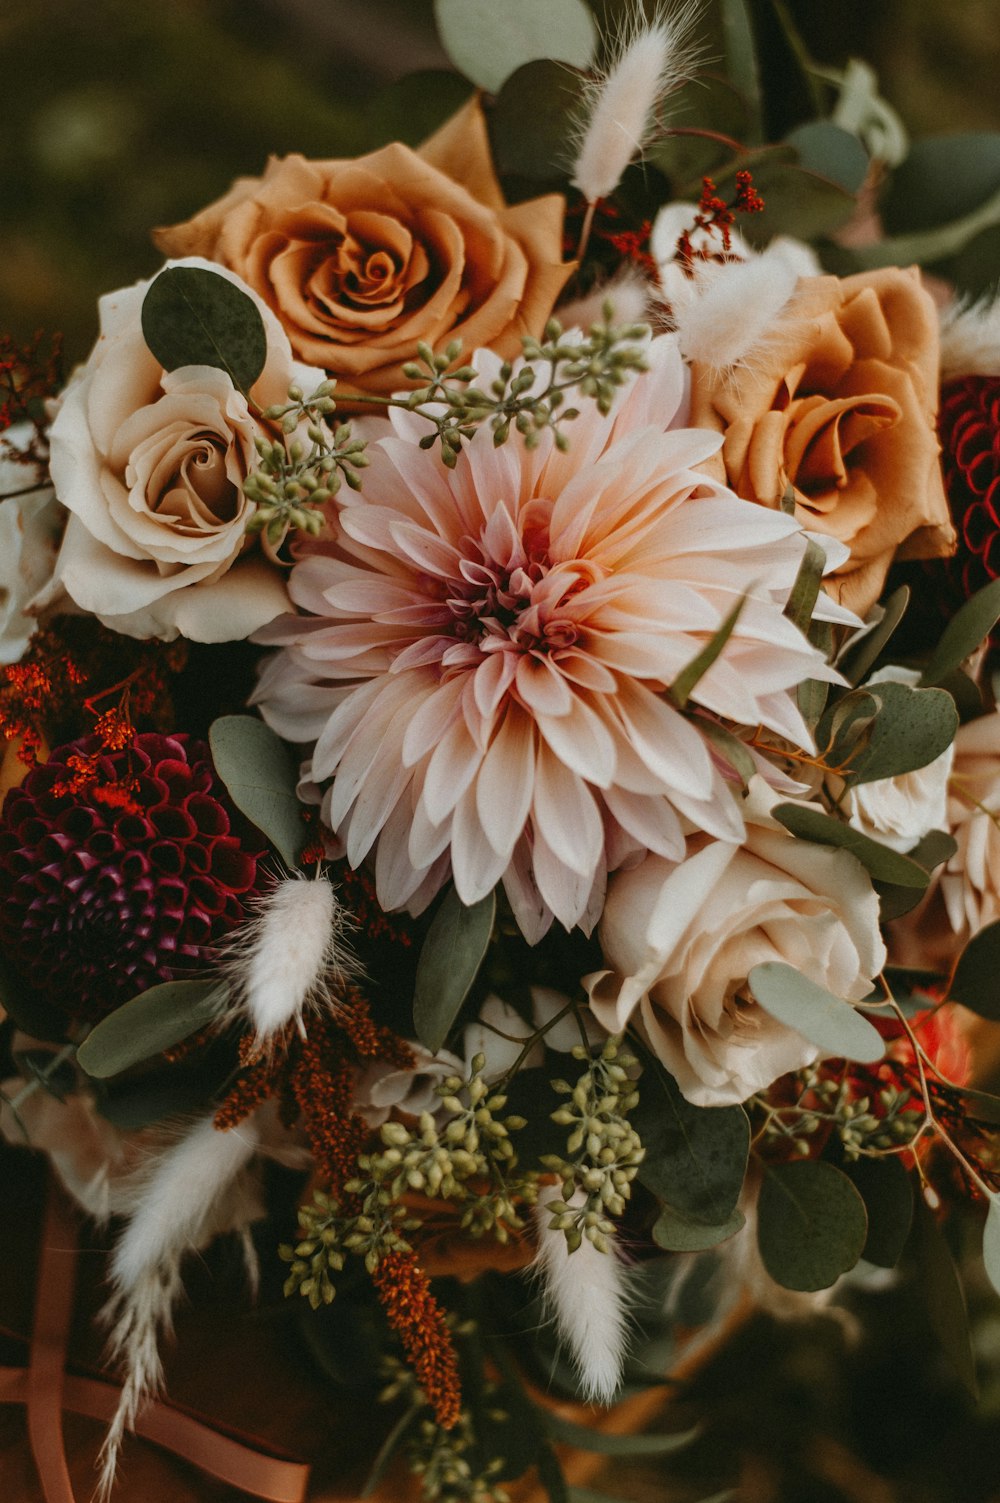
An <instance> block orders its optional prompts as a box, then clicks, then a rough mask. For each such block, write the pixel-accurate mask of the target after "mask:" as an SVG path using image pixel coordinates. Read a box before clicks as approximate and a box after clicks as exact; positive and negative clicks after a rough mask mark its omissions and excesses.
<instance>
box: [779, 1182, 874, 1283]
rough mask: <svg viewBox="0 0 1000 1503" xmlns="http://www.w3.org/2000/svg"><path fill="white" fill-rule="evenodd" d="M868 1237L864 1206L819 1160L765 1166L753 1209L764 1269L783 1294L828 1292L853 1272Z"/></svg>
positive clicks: (857, 1195) (855, 1192)
mask: <svg viewBox="0 0 1000 1503" xmlns="http://www.w3.org/2000/svg"><path fill="white" fill-rule="evenodd" d="M867 1234H868V1217H867V1213H866V1211H865V1204H864V1201H863V1200H862V1198H861V1196H860V1195H859V1193H858V1191H857V1190H856V1189H855V1187H854V1185H852V1183H851V1181H850V1180H849V1179H848V1178H847V1175H846V1174H844V1173H843V1172H842V1171H841V1170H840V1169H838V1168H836V1166H835V1165H833V1164H829V1163H827V1162H826V1161H825V1160H824V1159H808V1160H806V1161H805V1162H803V1163H800V1164H776V1165H770V1166H768V1168H767V1170H766V1172H765V1176H764V1181H763V1184H762V1185H761V1190H760V1201H759V1203H758V1208H757V1243H758V1246H759V1248H760V1255H761V1258H762V1260H763V1263H764V1267H765V1268H766V1269H767V1271H768V1273H769V1274H770V1275H771V1277H772V1279H774V1281H775V1283H778V1284H781V1285H782V1287H783V1288H785V1289H798V1290H803V1291H810V1290H816V1289H828V1288H829V1287H830V1285H831V1284H835V1283H836V1282H837V1279H838V1278H839V1277H840V1275H841V1274H842V1273H847V1271H848V1270H849V1269H851V1268H853V1267H854V1265H855V1263H857V1261H858V1259H859V1258H860V1256H861V1253H862V1249H863V1248H864V1245H865V1240H866V1238H867Z"/></svg>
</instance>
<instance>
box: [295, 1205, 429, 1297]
mask: <svg viewBox="0 0 1000 1503" xmlns="http://www.w3.org/2000/svg"><path fill="white" fill-rule="evenodd" d="M346 1188H347V1189H348V1190H352V1189H358V1188H359V1185H358V1183H357V1182H354V1181H352V1182H351V1184H350V1185H348V1186H347V1187H346ZM364 1188H368V1190H369V1194H368V1196H367V1197H366V1200H365V1203H364V1205H363V1206H362V1209H361V1213H360V1214H359V1215H357V1216H347V1217H345V1216H343V1215H342V1214H341V1210H340V1205H339V1202H338V1201H336V1200H334V1199H332V1198H331V1197H330V1196H329V1195H324V1194H323V1192H322V1191H320V1190H317V1191H315V1192H314V1194H313V1201H312V1204H311V1205H308V1206H301V1207H300V1209H299V1218H298V1219H299V1231H300V1233H301V1234H302V1235H301V1236H300V1238H299V1240H298V1242H296V1243H295V1244H294V1246H283V1247H279V1249H278V1255H279V1257H280V1258H281V1259H282V1260H283V1261H284V1262H285V1263H290V1264H291V1268H290V1269H289V1273H288V1277H287V1279H286V1280H285V1285H284V1292H285V1295H286V1296H288V1295H292V1294H296V1293H297V1294H301V1295H302V1296H303V1297H304V1298H305V1299H307V1300H308V1301H309V1303H310V1305H311V1306H312V1308H313V1309H314V1310H318V1309H319V1307H320V1305H329V1304H331V1303H332V1301H333V1299H334V1296H335V1295H336V1292H337V1289H336V1285H335V1283H334V1281H333V1278H332V1275H333V1274H337V1273H340V1272H341V1270H342V1269H343V1267H344V1263H345V1260H346V1258H347V1255H348V1254H349V1253H353V1254H355V1255H356V1256H359V1257H363V1258H364V1260H365V1267H366V1268H367V1270H368V1272H369V1273H374V1272H375V1269H376V1268H377V1267H378V1264H379V1261H380V1260H381V1259H382V1258H383V1257H384V1256H385V1254H386V1253H389V1252H409V1251H410V1244H409V1243H408V1242H407V1240H406V1238H405V1237H404V1236H403V1233H404V1232H408V1231H416V1229H417V1227H419V1225H420V1222H419V1221H416V1220H414V1219H413V1218H412V1217H408V1216H407V1215H406V1213H405V1210H404V1209H403V1208H402V1207H399V1206H393V1205H391V1204H390V1202H389V1197H388V1196H387V1195H383V1194H381V1193H380V1191H379V1188H378V1187H375V1188H374V1189H373V1188H372V1187H371V1186H367V1187H364Z"/></svg>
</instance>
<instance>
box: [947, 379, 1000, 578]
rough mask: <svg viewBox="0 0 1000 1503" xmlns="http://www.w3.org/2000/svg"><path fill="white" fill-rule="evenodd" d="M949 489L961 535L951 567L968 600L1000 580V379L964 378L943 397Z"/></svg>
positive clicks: (950, 572) (950, 574)
mask: <svg viewBox="0 0 1000 1503" xmlns="http://www.w3.org/2000/svg"><path fill="white" fill-rule="evenodd" d="M938 425H939V430H940V435H941V446H942V450H943V452H942V456H941V461H942V465H943V468H944V482H945V488H946V489H947V492H948V502H949V505H950V507H951V514H952V517H953V518H954V521H955V527H956V530H957V532H958V537H959V544H958V552H957V553H956V555H955V557H954V558H953V559H951V560H950V562H949V563H948V566H947V567H948V573H949V577H950V579H951V582H952V584H953V585H954V586H957V587H958V588H959V589H960V591H961V595H962V598H963V599H968V597H969V596H970V595H973V594H975V592H976V590H979V589H982V587H983V585H986V584H989V583H990V581H991V580H993V579H997V578H1000V376H963V377H962V378H961V380H958V381H952V382H949V384H948V385H947V386H945V388H944V389H943V391H942V393H941V413H940V417H939V420H938Z"/></svg>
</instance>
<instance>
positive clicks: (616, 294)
mask: <svg viewBox="0 0 1000 1503" xmlns="http://www.w3.org/2000/svg"><path fill="white" fill-rule="evenodd" d="M650 292H651V283H650V281H649V279H648V277H644V276H643V275H642V272H641V271H638V270H637V269H636V268H635V267H632V266H626V267H625V268H624V270H623V271H620V272H619V273H618V275H617V276H615V277H613V278H612V279H611V280H610V281H609V282H605V283H603V284H602V286H600V287H595V288H594V291H593V292H590V293H588V294H587V296H586V297H581V298H577V299H576V301H575V302H572V303H564V304H563V306H562V307H561V308H560V309H559V322H560V323H561V324H562V326H563V328H564V329H589V328H590V326H591V324H597V323H602V322H603V320H604V305H605V303H610V304H611V308H612V322H613V323H615V324H638V323H642V322H643V321H644V320H645V319H646V318H647V317H648V315H649V302H650Z"/></svg>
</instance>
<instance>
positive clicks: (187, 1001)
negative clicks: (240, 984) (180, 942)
mask: <svg viewBox="0 0 1000 1503" xmlns="http://www.w3.org/2000/svg"><path fill="white" fill-rule="evenodd" d="M225 995H226V991H225V987H224V985H223V984H222V983H220V982H219V981H218V980H203V981H165V982H163V984H162V985H160V986H153V987H150V989H149V991H146V992H141V993H140V994H139V996H138V997H133V998H132V1000H131V1001H130V1002H126V1003H125V1004H124V1005H123V1006H122V1007H118V1008H116V1009H115V1011H114V1012H112V1013H109V1014H108V1016H107V1017H106V1018H102V1020H101V1022H100V1023H98V1024H97V1026H96V1028H93V1029H92V1030H91V1032H90V1033H89V1034H88V1035H87V1037H86V1038H85V1039H84V1041H83V1043H82V1044H81V1045H80V1047H79V1049H78V1050H77V1055H76V1059H77V1063H78V1064H79V1066H80V1068H81V1070H85V1071H86V1072H87V1074H88V1075H92V1076H94V1077H95V1079H97V1080H107V1079H108V1078H109V1077H110V1076H112V1075H120V1074H121V1072H122V1071H123V1070H128V1069H130V1068H131V1067H132V1066H133V1065H137V1064H140V1063H141V1061H142V1060H145V1059H151V1058H152V1057H153V1056H154V1055H156V1054H162V1053H163V1051H164V1049H172V1048H173V1046H174V1045H175V1044H179V1043H181V1041H182V1040H183V1039H186V1038H189V1037H190V1036H191V1034H192V1033H197V1032H198V1031H199V1029H202V1028H205V1027H207V1026H208V1024H209V1023H212V1022H214V1021H215V1019H216V1018H217V1017H218V1015H219V1011H220V1008H221V1006H222V1004H223V1002H224V1001H225Z"/></svg>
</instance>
